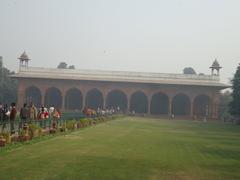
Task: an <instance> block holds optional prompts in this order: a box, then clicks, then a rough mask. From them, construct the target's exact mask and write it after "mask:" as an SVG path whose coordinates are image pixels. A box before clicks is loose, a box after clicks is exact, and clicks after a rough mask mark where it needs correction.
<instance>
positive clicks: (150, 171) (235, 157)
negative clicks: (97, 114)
mask: <svg viewBox="0 0 240 180" xmlns="http://www.w3.org/2000/svg"><path fill="white" fill-rule="evenodd" d="M0 179H84V180H85V179H94V180H100V179H104V180H105V179H111V180H116V179H130V180H133V179H136V180H140V179H211V180H212V179H224V180H229V179H240V126H234V125H226V124H225V125H224V124H221V123H203V122H191V121H177V120H160V119H150V118H137V117H125V118H120V119H117V120H113V121H109V122H107V123H102V124H98V125H97V126H92V127H89V128H85V129H82V130H77V131H75V132H73V133H70V134H68V135H65V136H64V135H60V136H57V137H55V138H51V139H49V140H45V141H41V142H39V143H36V144H32V145H24V146H21V147H19V148H16V149H14V150H13V151H11V152H6V151H4V152H1V153H0Z"/></svg>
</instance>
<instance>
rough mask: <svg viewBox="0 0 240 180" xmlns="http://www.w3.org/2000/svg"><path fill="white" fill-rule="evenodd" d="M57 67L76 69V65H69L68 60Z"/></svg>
mask: <svg viewBox="0 0 240 180" xmlns="http://www.w3.org/2000/svg"><path fill="white" fill-rule="evenodd" d="M57 68H58V69H75V66H74V65H70V66H68V64H67V63H66V62H60V63H59V65H58V66H57Z"/></svg>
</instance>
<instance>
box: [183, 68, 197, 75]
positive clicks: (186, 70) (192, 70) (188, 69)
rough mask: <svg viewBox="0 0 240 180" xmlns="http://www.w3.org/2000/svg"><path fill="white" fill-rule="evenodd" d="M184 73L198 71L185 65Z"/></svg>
mask: <svg viewBox="0 0 240 180" xmlns="http://www.w3.org/2000/svg"><path fill="white" fill-rule="evenodd" d="M183 74H196V71H195V70H194V69H193V68H192V67H185V68H184V69H183Z"/></svg>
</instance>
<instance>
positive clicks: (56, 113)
mask: <svg viewBox="0 0 240 180" xmlns="http://www.w3.org/2000/svg"><path fill="white" fill-rule="evenodd" d="M52 117H53V125H52V126H53V128H54V129H56V127H57V126H58V121H59V120H60V111H59V110H58V109H56V108H55V109H54V111H53V116H52Z"/></svg>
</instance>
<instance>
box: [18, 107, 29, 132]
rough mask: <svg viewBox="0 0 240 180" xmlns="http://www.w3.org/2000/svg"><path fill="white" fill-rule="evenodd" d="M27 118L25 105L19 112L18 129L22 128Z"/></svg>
mask: <svg viewBox="0 0 240 180" xmlns="http://www.w3.org/2000/svg"><path fill="white" fill-rule="evenodd" d="M28 117H29V113H28V108H27V104H26V103H25V104H24V105H23V107H22V108H21V110H20V119H21V123H19V127H20V128H22V126H23V125H25V124H26V123H27V120H28Z"/></svg>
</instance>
